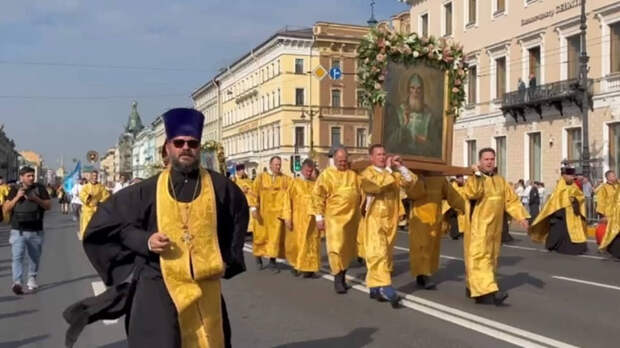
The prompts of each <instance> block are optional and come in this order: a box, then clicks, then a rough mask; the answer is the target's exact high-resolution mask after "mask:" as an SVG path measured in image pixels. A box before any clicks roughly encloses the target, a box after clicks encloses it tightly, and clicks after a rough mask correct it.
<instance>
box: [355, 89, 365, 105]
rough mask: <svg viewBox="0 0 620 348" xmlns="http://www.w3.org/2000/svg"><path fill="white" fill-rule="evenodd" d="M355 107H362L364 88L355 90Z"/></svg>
mask: <svg viewBox="0 0 620 348" xmlns="http://www.w3.org/2000/svg"><path fill="white" fill-rule="evenodd" d="M357 107H358V108H363V107H364V90H362V89H358V90H357Z"/></svg>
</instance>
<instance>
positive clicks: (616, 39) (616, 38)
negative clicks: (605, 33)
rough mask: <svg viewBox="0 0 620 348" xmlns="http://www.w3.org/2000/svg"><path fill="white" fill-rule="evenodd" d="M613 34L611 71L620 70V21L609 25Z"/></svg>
mask: <svg viewBox="0 0 620 348" xmlns="http://www.w3.org/2000/svg"><path fill="white" fill-rule="evenodd" d="M609 31H610V34H611V38H610V39H611V40H610V41H611V45H610V46H611V52H610V54H611V72H612V73H617V72H620V22H616V23H614V24H613V25H610V26H609Z"/></svg>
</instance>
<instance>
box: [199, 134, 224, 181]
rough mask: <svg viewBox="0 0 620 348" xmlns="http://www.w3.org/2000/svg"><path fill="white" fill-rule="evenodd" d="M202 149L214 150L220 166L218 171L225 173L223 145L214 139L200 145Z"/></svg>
mask: <svg viewBox="0 0 620 348" xmlns="http://www.w3.org/2000/svg"><path fill="white" fill-rule="evenodd" d="M202 150H203V151H209V152H215V155H216V156H217V162H218V164H219V166H220V173H222V174H223V173H226V157H225V156H224V146H222V144H220V143H218V142H217V141H215V140H209V141H207V142H206V143H205V144H204V145H202Z"/></svg>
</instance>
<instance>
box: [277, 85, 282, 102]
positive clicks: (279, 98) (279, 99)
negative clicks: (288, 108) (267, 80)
mask: <svg viewBox="0 0 620 348" xmlns="http://www.w3.org/2000/svg"><path fill="white" fill-rule="evenodd" d="M280 104H282V100H281V97H280V89H279V88H278V106H280Z"/></svg>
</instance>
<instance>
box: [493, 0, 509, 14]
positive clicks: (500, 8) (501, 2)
mask: <svg viewBox="0 0 620 348" xmlns="http://www.w3.org/2000/svg"><path fill="white" fill-rule="evenodd" d="M496 1H497V3H496V6H497V8H496V10H495V13H496V14H499V13H504V11H506V0H496Z"/></svg>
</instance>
